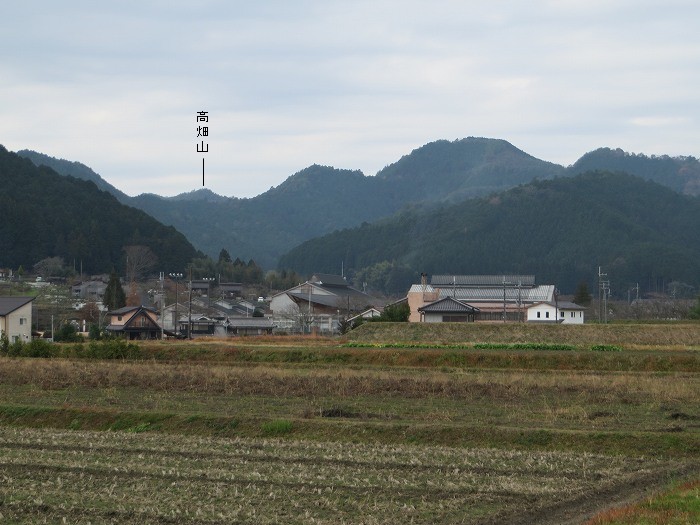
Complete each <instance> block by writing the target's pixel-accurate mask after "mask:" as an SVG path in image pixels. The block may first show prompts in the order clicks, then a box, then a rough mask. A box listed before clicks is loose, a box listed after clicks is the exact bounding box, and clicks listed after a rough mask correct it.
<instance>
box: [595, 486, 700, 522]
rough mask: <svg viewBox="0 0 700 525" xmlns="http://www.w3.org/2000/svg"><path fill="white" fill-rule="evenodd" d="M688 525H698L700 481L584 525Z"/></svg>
mask: <svg viewBox="0 0 700 525" xmlns="http://www.w3.org/2000/svg"><path fill="white" fill-rule="evenodd" d="M660 523H663V524H664V525H689V524H691V523H700V480H697V479H696V480H693V481H688V482H684V483H676V484H674V485H673V486H672V487H670V488H668V489H667V490H665V491H663V492H661V493H659V494H655V495H653V496H650V497H649V498H647V499H645V500H643V501H642V502H640V503H636V504H633V505H627V506H624V507H618V508H613V509H610V510H607V511H605V512H602V513H600V514H599V515H597V516H595V517H593V518H592V519H590V520H589V521H587V522H586V525H640V524H641V525H644V524H650V525H656V524H660Z"/></svg>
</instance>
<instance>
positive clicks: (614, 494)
mask: <svg viewBox="0 0 700 525" xmlns="http://www.w3.org/2000/svg"><path fill="white" fill-rule="evenodd" d="M699 476H700V463H695V462H693V463H680V464H679V463H673V464H669V465H668V466H667V467H665V468H663V469H660V470H657V471H655V472H652V473H648V474H643V475H640V476H637V477H635V478H633V479H631V480H628V481H626V482H620V483H615V484H612V485H609V486H603V487H601V488H600V489H599V490H596V491H593V492H587V493H585V494H582V495H580V496H577V497H575V498H573V499H569V500H566V501H561V502H559V503H555V504H553V505H548V506H546V507H541V508H537V509H519V510H517V511H514V512H512V513H510V515H508V516H506V515H503V516H499V517H498V518H495V519H491V520H489V521H486V522H484V523H483V524H482V525H496V524H497V523H509V524H511V525H530V524H537V525H581V524H583V523H586V522H587V521H588V520H590V519H591V518H592V517H594V516H595V515H596V514H599V513H600V512H603V511H605V510H608V509H611V508H616V507H623V506H626V505H630V504H633V503H636V502H638V501H641V500H643V499H645V498H647V497H649V496H651V495H653V494H655V493H658V492H660V491H661V490H663V489H664V488H666V487H667V486H668V484H669V482H671V481H674V480H681V479H684V478H697V477H699Z"/></svg>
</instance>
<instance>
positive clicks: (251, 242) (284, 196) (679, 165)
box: [22, 137, 700, 271]
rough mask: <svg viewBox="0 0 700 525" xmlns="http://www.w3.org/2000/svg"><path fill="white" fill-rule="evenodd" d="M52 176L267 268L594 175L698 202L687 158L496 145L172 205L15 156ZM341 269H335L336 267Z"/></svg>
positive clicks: (464, 146)
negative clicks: (620, 174)
mask: <svg viewBox="0 0 700 525" xmlns="http://www.w3.org/2000/svg"><path fill="white" fill-rule="evenodd" d="M22 154H23V155H26V156H28V157H29V158H32V160H33V161H34V162H38V163H43V164H47V165H49V166H52V167H54V169H56V170H57V171H58V172H59V173H62V174H72V175H74V176H79V177H81V178H92V179H93V180H94V181H95V183H96V184H98V186H100V187H101V188H104V189H106V190H107V191H110V193H112V194H113V195H115V196H117V198H118V199H120V200H121V201H122V202H124V203H127V204H129V205H131V206H135V207H138V208H140V209H142V210H144V211H145V212H146V213H148V214H150V215H152V216H153V217H155V218H156V219H158V220H159V221H161V222H163V223H164V224H169V225H173V226H175V227H176V228H177V229H178V230H179V231H181V232H183V233H184V234H185V235H186V236H187V238H188V239H190V241H191V242H192V243H193V244H194V245H195V246H196V247H197V248H199V249H200V250H202V251H204V252H205V253H207V254H208V255H210V256H212V257H216V256H218V253H219V251H220V250H221V248H226V249H227V250H228V251H229V253H231V254H232V255H233V256H234V257H240V258H241V259H245V260H247V259H251V258H252V259H254V260H255V261H256V262H258V263H259V264H261V265H263V266H264V267H266V268H271V267H275V266H276V265H277V261H278V258H279V257H280V255H282V254H283V253H284V252H286V251H287V250H289V249H291V248H293V247H294V246H296V245H298V244H299V243H302V242H304V241H306V240H308V239H311V238H314V237H316V236H319V235H325V234H327V233H330V232H333V231H335V230H338V229H342V228H349V227H352V226H358V225H361V224H363V223H371V222H374V221H376V220H379V219H383V218H386V217H390V216H392V215H393V214H395V213H397V212H399V211H400V210H404V211H405V210H406V209H407V208H406V207H407V206H410V207H415V206H423V205H425V204H426V203H428V204H430V205H440V204H444V203H456V202H460V201H462V200H464V199H466V198H471V197H480V196H485V195H488V194H490V193H494V192H499V191H503V190H506V189H509V188H513V187H515V186H518V185H520V184H527V183H529V182H531V181H532V180H548V179H552V178H555V177H565V176H574V175H576V174H579V173H582V172H585V171H589V170H593V169H599V170H608V171H624V172H627V173H631V174H633V175H638V176H640V177H642V178H645V179H650V180H654V181H656V182H659V183H661V184H663V185H666V186H668V187H670V188H672V189H674V190H675V191H678V192H683V193H686V194H689V195H698V194H700V164H699V163H698V161H697V160H696V159H694V158H692V157H680V158H670V157H646V156H643V155H632V154H627V153H624V152H622V151H621V150H610V149H606V148H603V149H599V150H596V151H594V152H591V153H588V154H586V155H584V156H583V157H582V158H581V159H580V160H579V161H578V162H576V163H575V164H574V165H573V166H571V167H569V168H564V167H563V166H559V165H557V164H552V163H550V162H545V161H543V160H539V159H536V158H534V157H532V156H531V155H528V154H527V153H525V152H523V151H521V150H519V149H518V148H516V147H515V146H513V145H512V144H510V143H508V142H506V141H504V140H497V139H488V138H478V137H469V138H465V139H460V140H455V141H447V140H438V141H435V142H431V143H429V144H426V145H424V146H421V147H420V148H417V149H415V150H414V151H412V152H411V153H410V154H408V155H406V156H404V157H402V158H401V159H400V160H398V161H397V162H395V163H393V164H391V165H389V166H387V167H385V168H384V169H382V170H381V171H380V172H379V173H377V175H376V176H373V177H370V176H365V175H364V174H362V173H361V172H359V171H351V170H340V169H335V168H332V167H328V166H318V165H314V166H310V167H308V168H306V169H304V170H301V171H299V172H298V173H295V174H294V175H292V176H290V177H289V178H288V179H287V180H285V181H284V182H283V183H282V184H280V185H279V186H277V187H275V188H271V189H270V190H268V191H266V192H265V193H262V194H261V195H258V196H257V197H253V198H250V199H237V198H228V197H223V196H221V195H217V194H215V193H213V192H211V191H210V190H207V189H199V190H196V191H192V192H189V193H183V194H181V195H178V196H176V197H170V198H165V197H160V196H158V195H153V194H144V195H139V196H138V197H128V196H126V195H124V194H123V193H121V192H119V190H116V188H113V187H112V186H110V185H109V184H108V183H106V182H105V181H103V180H102V179H101V178H100V177H99V175H97V174H96V173H94V172H93V171H92V170H90V169H89V168H87V167H86V166H83V165H82V164H79V163H71V162H68V161H63V160H57V159H51V157H47V156H45V155H41V154H36V153H34V152H27V151H23V152H22ZM339 264H341V262H340V261H336V268H335V271H337V265H339Z"/></svg>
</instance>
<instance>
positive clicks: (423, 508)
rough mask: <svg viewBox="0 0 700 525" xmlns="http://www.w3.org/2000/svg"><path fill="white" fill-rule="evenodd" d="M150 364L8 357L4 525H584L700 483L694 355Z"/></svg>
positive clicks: (147, 350) (163, 359) (294, 346)
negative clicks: (678, 485) (662, 491)
mask: <svg viewBox="0 0 700 525" xmlns="http://www.w3.org/2000/svg"><path fill="white" fill-rule="evenodd" d="M667 326H669V325H663V327H662V329H661V330H660V332H659V333H661V332H663V331H665V330H666V329H667ZM537 328H548V327H537ZM385 329H386V330H388V331H389V332H391V331H392V330H394V327H393V326H391V325H389V326H387V327H385ZM372 330H374V331H375V332H374V333H375V334H376V333H377V332H376V329H375V328H372ZM430 330H433V328H432V327H431V328H430ZM447 330H448V332H449V331H451V330H453V329H452V328H447ZM484 330H486V332H488V331H489V330H491V328H488V329H484ZM689 330H690V329H689ZM430 333H432V332H430ZM531 335H532V334H531ZM425 336H426V334H425V333H424V334H423V335H422V336H421V337H425ZM450 337H453V336H450V335H449V333H448V334H447V335H446V336H445V337H444V341H448V340H449V339H450ZM480 337H485V336H483V334H482V336H480ZM683 337H686V336H683ZM482 340H483V339H482ZM680 340H681V337H680V336H679V338H678V339H677V340H676V342H677V344H679V345H681V346H682V344H684V343H680V342H678V341H680ZM422 341H423V342H425V343H426V344H428V342H429V340H428V339H425V338H424V339H423V340H422ZM440 341H443V339H436V340H435V341H434V342H433V343H435V342H440ZM460 341H461V340H460ZM567 342H569V341H567ZM576 344H581V343H576ZM586 344H588V343H586ZM66 348H67V349H68V350H70V348H69V347H66ZM625 348H629V345H628V344H625ZM67 355H70V353H68V354H67ZM137 355H139V359H138V360H134V361H126V360H116V359H114V360H94V359H88V358H84V357H83V358H50V359H31V358H9V357H0V522H2V523H27V524H29V523H32V524H33V523H61V522H64V520H65V522H66V523H93V524H98V523H348V524H351V523H353V524H354V523H358V524H359V523H363V524H371V523H474V524H477V523H478V524H484V525H485V524H497V523H514V524H525V523H544V524H555V523H556V524H562V523H571V524H574V523H582V522H583V521H584V520H585V519H586V518H588V517H590V516H592V515H593V514H594V513H595V512H596V511H600V510H602V509H605V508H608V507H610V506H613V505H615V504H623V503H629V502H631V501H634V500H635V499H638V498H640V497H642V496H643V495H645V494H647V493H648V491H653V490H655V489H656V488H658V487H662V486H667V484H668V483H669V482H670V481H672V480H676V479H679V480H680V479H699V478H700V365H699V363H700V353H699V352H697V351H695V350H693V349H692V348H688V347H684V348H682V349H679V348H676V349H667V348H653V345H647V346H645V348H644V349H635V350H625V351H622V352H612V353H600V352H591V351H590V350H577V351H555V350H546V351H525V350H523V351H498V350H494V351H476V350H474V349H467V350H454V349H449V348H445V349H440V348H381V349H375V348H346V347H342V346H341V342H339V341H337V340H330V339H322V338H312V339H309V338H265V339H242V340H237V341H229V342H225V343H222V342H215V341H196V342H194V343H175V344H172V345H168V344H164V343H148V344H145V345H143V346H141V347H140V350H139V353H138V354H137ZM698 521H700V516H698Z"/></svg>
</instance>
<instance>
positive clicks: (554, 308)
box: [527, 301, 585, 324]
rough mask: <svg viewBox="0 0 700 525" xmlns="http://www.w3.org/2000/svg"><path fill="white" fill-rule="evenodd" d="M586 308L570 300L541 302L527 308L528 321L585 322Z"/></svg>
mask: <svg viewBox="0 0 700 525" xmlns="http://www.w3.org/2000/svg"><path fill="white" fill-rule="evenodd" d="M584 310H585V308H584V307H583V306H579V305H577V304H576V303H571V302H568V301H559V302H541V303H536V304H533V305H531V306H529V307H528V308H527V322H528V323H555V322H556V323H562V324H583V321H584V315H583V312H584Z"/></svg>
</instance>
